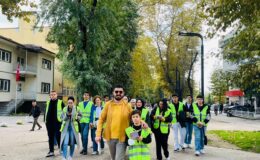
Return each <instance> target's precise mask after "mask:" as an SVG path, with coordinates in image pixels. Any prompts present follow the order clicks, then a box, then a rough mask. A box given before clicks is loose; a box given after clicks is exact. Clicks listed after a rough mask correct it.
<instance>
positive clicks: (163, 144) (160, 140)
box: [154, 129, 170, 160]
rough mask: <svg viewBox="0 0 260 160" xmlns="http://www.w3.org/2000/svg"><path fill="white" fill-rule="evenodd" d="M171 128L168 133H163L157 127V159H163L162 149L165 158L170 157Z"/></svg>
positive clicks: (155, 134)
mask: <svg viewBox="0 0 260 160" xmlns="http://www.w3.org/2000/svg"><path fill="white" fill-rule="evenodd" d="M169 133H170V130H169V131H168V134H162V133H161V132H160V129H157V130H155V131H154V137H155V142H156V155H157V160H162V151H161V149H163V153H164V156H165V158H168V157H169V151H168V137H169Z"/></svg>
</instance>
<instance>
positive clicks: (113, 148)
mask: <svg viewBox="0 0 260 160" xmlns="http://www.w3.org/2000/svg"><path fill="white" fill-rule="evenodd" d="M107 144H108V147H109V151H110V156H111V159H112V160H125V151H126V143H125V142H119V140H118V139H110V141H108V142H107Z"/></svg>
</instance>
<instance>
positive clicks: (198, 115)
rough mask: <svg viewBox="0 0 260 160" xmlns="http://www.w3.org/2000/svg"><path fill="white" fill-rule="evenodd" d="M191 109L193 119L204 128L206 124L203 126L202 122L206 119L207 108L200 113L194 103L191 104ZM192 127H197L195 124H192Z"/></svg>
mask: <svg viewBox="0 0 260 160" xmlns="http://www.w3.org/2000/svg"><path fill="white" fill-rule="evenodd" d="M192 107H193V114H194V117H196V118H197V120H198V121H197V122H202V123H203V124H204V125H205V126H207V124H205V122H204V120H205V119H206V118H207V110H208V106H205V107H204V108H203V109H202V111H200V110H199V107H198V106H197V104H196V103H193V104H192ZM193 124H194V125H197V124H196V123H193Z"/></svg>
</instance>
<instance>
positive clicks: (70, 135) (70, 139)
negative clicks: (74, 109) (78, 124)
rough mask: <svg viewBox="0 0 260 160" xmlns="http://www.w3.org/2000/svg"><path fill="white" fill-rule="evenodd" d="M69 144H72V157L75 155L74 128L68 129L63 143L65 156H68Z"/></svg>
mask: <svg viewBox="0 0 260 160" xmlns="http://www.w3.org/2000/svg"><path fill="white" fill-rule="evenodd" d="M68 145H70V157H73V154H74V149H75V137H74V134H73V130H68V131H67V133H66V136H65V138H64V142H63V145H62V150H63V153H62V154H63V157H64V158H66V157H67V148H68Z"/></svg>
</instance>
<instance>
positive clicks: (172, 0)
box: [140, 0, 202, 95]
mask: <svg viewBox="0 0 260 160" xmlns="http://www.w3.org/2000/svg"><path fill="white" fill-rule="evenodd" d="M141 2H142V3H141V5H140V10H141V11H142V12H141V14H140V15H141V17H142V21H141V22H140V24H141V26H142V28H143V29H144V30H145V31H146V32H147V30H148V32H149V35H150V36H151V37H152V38H153V41H154V44H155V45H156V48H157V54H158V55H159V64H160V66H159V68H158V73H159V75H160V77H161V80H162V81H163V82H164V83H162V85H164V86H163V89H164V91H165V92H170V93H173V92H178V93H179V94H180V95H183V94H190V93H191V94H192V93H193V92H192V91H190V90H193V87H192V85H191V81H192V80H191V71H192V70H193V64H192V65H190V64H191V63H193V62H195V60H194V58H195V59H196V58H197V55H195V54H193V55H192V54H191V53H190V52H189V51H188V48H195V47H196V46H197V45H198V39H196V38H195V39H194V38H181V37H179V36H178V32H179V31H189V32H199V31H200V29H201V22H202V19H201V18H200V14H201V10H200V7H199V6H198V4H197V3H195V2H190V1H186V0H184V1H179V0H163V1H158V0H151V1H149V0H143V1H141ZM187 6H189V7H187ZM177 70H178V71H177ZM176 72H178V73H179V77H180V78H178V74H176ZM189 72H190V73H189ZM176 75H177V77H176ZM187 75H188V76H189V77H187ZM177 79H180V80H177ZM187 81H189V85H190V86H189V90H188V89H187V85H186V84H187ZM179 86H181V87H179Z"/></svg>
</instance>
